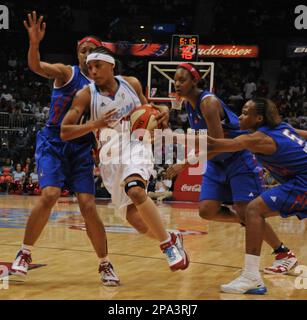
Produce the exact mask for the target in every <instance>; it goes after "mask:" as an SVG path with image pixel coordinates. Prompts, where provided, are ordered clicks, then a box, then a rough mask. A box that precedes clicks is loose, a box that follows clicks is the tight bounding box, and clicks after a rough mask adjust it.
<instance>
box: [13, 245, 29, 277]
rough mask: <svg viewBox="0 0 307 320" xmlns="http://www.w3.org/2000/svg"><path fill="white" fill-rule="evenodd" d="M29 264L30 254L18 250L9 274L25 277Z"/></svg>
mask: <svg viewBox="0 0 307 320" xmlns="http://www.w3.org/2000/svg"><path fill="white" fill-rule="evenodd" d="M31 262H32V257H31V252H30V251H28V250H19V251H18V253H17V256H16V258H15V261H14V262H13V264H12V267H11V274H14V275H18V276H23V277H25V276H26V275H27V273H28V268H29V264H30V263H31Z"/></svg>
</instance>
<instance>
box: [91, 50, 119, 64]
mask: <svg viewBox="0 0 307 320" xmlns="http://www.w3.org/2000/svg"><path fill="white" fill-rule="evenodd" d="M92 60H101V61H105V62H108V63H111V64H113V66H115V59H114V58H113V57H112V56H110V55H108V54H104V53H99V52H97V53H96V52H94V53H91V54H89V55H88V56H87V58H86V63H88V62H89V61H92Z"/></svg>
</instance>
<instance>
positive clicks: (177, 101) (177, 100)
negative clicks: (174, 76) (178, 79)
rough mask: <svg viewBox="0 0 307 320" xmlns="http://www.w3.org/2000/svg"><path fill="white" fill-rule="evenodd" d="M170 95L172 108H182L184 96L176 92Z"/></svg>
mask: <svg viewBox="0 0 307 320" xmlns="http://www.w3.org/2000/svg"><path fill="white" fill-rule="evenodd" d="M168 96H169V98H171V104H172V109H175V110H181V107H182V102H183V98H181V97H179V96H178V94H177V93H176V92H170V93H169V94H168Z"/></svg>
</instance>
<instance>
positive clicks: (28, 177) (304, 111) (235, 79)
mask: <svg viewBox="0 0 307 320" xmlns="http://www.w3.org/2000/svg"><path fill="white" fill-rule="evenodd" d="M126 60H127V59H126ZM123 70H124V71H123ZM123 70H122V72H123V73H124V74H131V75H135V73H136V70H137V74H138V77H140V78H141V80H142V83H143V85H144V84H145V83H146V81H145V79H146V72H147V63H145V62H143V63H142V64H140V65H138V64H136V62H135V60H133V61H131V62H129V61H128V60H127V61H125V62H124V63H123ZM306 75H307V65H306V63H305V62H304V60H296V59H293V60H285V61H283V62H282V63H281V72H280V75H279V79H278V82H277V85H276V89H275V90H274V92H269V85H268V83H267V82H266V81H265V79H263V78H262V65H261V62H260V61H259V60H257V59H245V60H235V61H233V60H228V61H225V62H224V61H223V62H221V61H220V60H219V61H216V62H215V80H214V91H215V93H216V94H217V96H219V97H220V98H222V99H223V100H224V101H225V102H227V103H228V104H229V106H230V107H231V108H232V109H233V110H234V111H235V112H236V113H238V114H239V113H240V111H241V108H242V105H243V104H244V101H246V100H248V99H250V98H252V97H255V96H262V97H268V98H272V99H273V100H274V101H275V103H276V104H277V106H278V108H279V111H280V113H281V115H282V117H283V119H284V121H287V122H289V123H290V124H291V125H293V126H294V127H297V128H301V129H305V130H307V92H306V86H307V76H306ZM50 92H51V83H49V82H48V80H45V79H44V78H42V77H39V76H37V75H35V74H34V73H33V72H30V71H29V69H28V67H27V62H26V57H25V53H24V52H19V51H17V50H9V49H8V47H5V46H4V49H3V50H1V51H0V142H1V143H0V170H1V171H0V192H1V191H2V192H9V193H17V194H18V193H27V194H39V193H40V190H39V188H38V186H37V172H36V166H35V162H34V153H35V138H36V133H37V131H38V130H39V129H40V128H42V127H43V126H44V124H45V121H46V119H47V117H48V112H49V108H50ZM170 123H171V127H172V129H178V128H183V129H184V130H186V129H187V128H188V127H189V123H188V116H187V114H186V112H185V111H184V110H171V112H170ZM179 151H180V150H176V151H175V152H177V153H178V152H179ZM181 153H182V154H183V152H181ZM165 160H167V159H165ZM165 168H166V165H164V166H160V167H159V166H156V167H155V169H156V173H157V174H156V176H155V177H153V178H152V180H151V181H150V185H149V191H151V192H157V193H158V195H157V198H161V196H159V192H162V193H160V195H162V197H168V195H169V194H168V192H171V191H172V186H173V184H172V182H171V181H166V179H165V178H164V172H165ZM95 182H96V187H97V188H96V190H97V196H101V197H108V196H109V194H108V192H107V191H106V189H105V188H104V186H103V182H102V181H101V177H100V175H99V172H98V171H97V168H96V171H95ZM165 192H166V193H165ZM65 193H66V194H67V191H64V194H65Z"/></svg>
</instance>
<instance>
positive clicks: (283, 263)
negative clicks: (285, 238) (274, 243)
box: [264, 250, 297, 274]
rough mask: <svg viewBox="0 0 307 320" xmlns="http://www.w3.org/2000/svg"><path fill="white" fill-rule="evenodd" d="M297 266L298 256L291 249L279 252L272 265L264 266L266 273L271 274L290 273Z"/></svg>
mask: <svg viewBox="0 0 307 320" xmlns="http://www.w3.org/2000/svg"><path fill="white" fill-rule="evenodd" d="M296 266H297V258H296V256H295V254H294V253H293V252H292V251H291V250H290V251H288V252H282V253H278V254H277V255H276V256H275V261H274V262H273V265H272V266H271V267H267V268H264V273H269V274H288V273H289V272H291V271H292V270H293V269H294V268H295V267H296Z"/></svg>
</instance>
